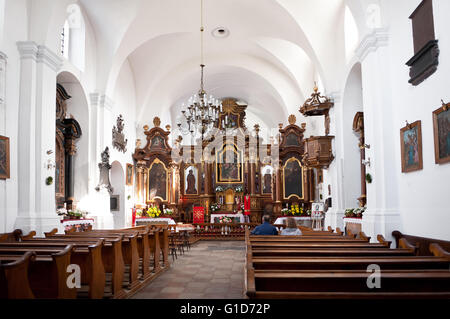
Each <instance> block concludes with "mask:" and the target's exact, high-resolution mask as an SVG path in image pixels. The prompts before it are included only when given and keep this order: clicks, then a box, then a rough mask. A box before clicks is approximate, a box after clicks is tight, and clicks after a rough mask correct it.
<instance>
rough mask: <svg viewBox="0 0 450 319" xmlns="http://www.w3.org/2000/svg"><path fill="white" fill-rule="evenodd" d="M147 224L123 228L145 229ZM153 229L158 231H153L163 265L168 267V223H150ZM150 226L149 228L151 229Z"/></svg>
mask: <svg viewBox="0 0 450 319" xmlns="http://www.w3.org/2000/svg"><path fill="white" fill-rule="evenodd" d="M146 227H148V226H137V227H133V228H126V229H125V230H130V229H131V230H138V229H145V228H146ZM151 227H152V228H153V229H158V232H155V234H158V237H159V238H158V241H159V246H160V251H161V253H162V257H163V267H164V268H166V267H170V262H169V225H167V224H154V225H151ZM152 228H151V229H152Z"/></svg>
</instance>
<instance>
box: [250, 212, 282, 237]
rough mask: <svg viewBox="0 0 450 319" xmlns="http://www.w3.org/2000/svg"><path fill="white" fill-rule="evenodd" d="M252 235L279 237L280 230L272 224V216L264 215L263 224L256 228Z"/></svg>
mask: <svg viewBox="0 0 450 319" xmlns="http://www.w3.org/2000/svg"><path fill="white" fill-rule="evenodd" d="M251 234H252V235H278V230H277V228H276V227H274V226H272V225H271V224H270V216H269V215H264V217H263V223H262V224H261V225H259V226H256V228H255V229H253V230H252V232H251Z"/></svg>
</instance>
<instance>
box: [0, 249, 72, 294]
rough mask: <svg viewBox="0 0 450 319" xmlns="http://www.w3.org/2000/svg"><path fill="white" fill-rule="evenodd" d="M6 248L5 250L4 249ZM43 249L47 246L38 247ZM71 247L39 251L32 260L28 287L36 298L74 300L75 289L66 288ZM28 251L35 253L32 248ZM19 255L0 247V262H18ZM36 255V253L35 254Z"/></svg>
mask: <svg viewBox="0 0 450 319" xmlns="http://www.w3.org/2000/svg"><path fill="white" fill-rule="evenodd" d="M5 247H6V249H5ZM40 247H42V248H44V249H46V248H47V246H40ZM73 248H74V247H73V245H67V244H65V245H64V246H61V247H60V248H59V247H58V248H54V247H52V248H51V249H49V250H48V252H47V253H46V252H45V250H40V251H39V254H38V255H37V256H36V257H35V258H34V260H33V262H31V264H30V265H29V278H28V279H29V285H30V286H31V289H32V291H33V294H34V296H35V297H36V298H45V299H74V298H76V294H77V291H76V289H74V288H73V289H70V288H69V287H68V286H67V278H68V276H69V273H67V267H68V266H69V265H70V258H71V254H72V250H73ZM28 251H31V252H33V253H35V250H34V247H33V248H30V249H29V250H28ZM22 252H23V251H21V252H20V255H14V254H16V252H14V251H13V252H11V249H9V247H8V246H6V245H2V247H0V260H2V261H6V260H14V258H15V259H16V260H18V259H19V258H21V253H22ZM35 254H36V253H35Z"/></svg>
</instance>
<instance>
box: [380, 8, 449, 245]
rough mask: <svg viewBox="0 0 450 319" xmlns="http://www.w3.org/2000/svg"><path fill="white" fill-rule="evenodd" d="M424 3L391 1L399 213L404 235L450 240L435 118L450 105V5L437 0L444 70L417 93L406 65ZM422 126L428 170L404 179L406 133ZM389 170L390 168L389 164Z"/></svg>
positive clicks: (446, 169) (444, 173) (445, 180)
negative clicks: (416, 14) (409, 126)
mask: <svg viewBox="0 0 450 319" xmlns="http://www.w3.org/2000/svg"><path fill="white" fill-rule="evenodd" d="M418 3H420V1H410V0H401V1H385V2H384V4H385V5H386V12H388V13H389V14H390V15H389V21H390V33H391V39H390V47H389V49H390V56H391V61H390V64H391V73H390V74H389V76H390V77H391V79H392V91H393V94H392V116H393V124H394V125H393V127H392V130H391V131H390V132H388V134H389V136H390V137H391V138H392V139H393V140H394V141H395V145H396V148H395V149H396V154H395V155H396V161H395V163H393V164H392V165H393V166H394V167H395V171H396V173H397V176H398V178H397V180H398V181H399V185H398V189H399V208H400V214H401V222H402V231H403V232H405V233H408V234H414V235H418V236H426V237H433V238H440V239H444V240H450V230H449V228H448V225H450V206H449V205H448V203H447V198H448V192H449V188H450V164H444V165H437V164H435V158H434V137H433V121H432V112H433V111H434V110H436V109H437V108H438V107H440V106H441V105H442V103H441V99H443V100H444V101H445V102H446V103H447V102H450V92H449V90H448V83H450V73H449V72H448V71H449V70H450V60H449V58H448V57H449V56H450V36H449V33H448V30H449V29H448V12H450V1H447V0H433V7H434V22H435V33H436V39H438V40H439V49H440V57H439V63H440V64H439V67H438V70H437V72H436V73H435V74H433V75H432V76H431V77H430V78H428V79H427V80H426V81H425V82H423V83H422V84H420V85H419V86H417V87H414V86H412V85H410V84H409V83H408V80H409V74H408V73H409V68H408V67H407V66H406V65H405V63H406V61H408V60H409V59H410V58H411V57H412V56H413V54H414V49H413V39H412V26H411V23H410V20H409V19H408V17H409V15H410V14H411V13H412V12H413V10H414V9H415V8H416V7H417V5H418ZM406 120H407V121H408V122H409V123H412V122H415V121H417V120H421V121H422V141H423V170H421V171H417V172H412V173H406V174H403V173H401V162H400V128H402V127H404V126H405V121H406ZM386 165H389V163H386Z"/></svg>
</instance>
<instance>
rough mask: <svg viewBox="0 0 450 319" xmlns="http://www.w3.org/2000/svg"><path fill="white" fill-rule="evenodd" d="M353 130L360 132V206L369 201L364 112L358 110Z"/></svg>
mask: <svg viewBox="0 0 450 319" xmlns="http://www.w3.org/2000/svg"><path fill="white" fill-rule="evenodd" d="M353 131H355V132H356V133H357V134H359V145H358V146H359V149H360V166H361V196H360V197H359V198H358V201H359V207H364V206H366V203H367V184H366V165H364V164H363V161H364V160H365V159H366V144H365V136H364V113H363V112H358V113H356V115H355V118H354V120H353Z"/></svg>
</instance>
